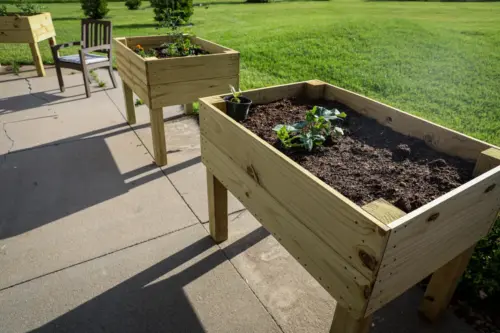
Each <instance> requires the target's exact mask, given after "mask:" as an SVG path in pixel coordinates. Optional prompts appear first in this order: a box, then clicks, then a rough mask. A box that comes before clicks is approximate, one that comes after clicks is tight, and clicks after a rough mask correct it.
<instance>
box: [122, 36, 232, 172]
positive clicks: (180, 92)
mask: <svg viewBox="0 0 500 333" xmlns="http://www.w3.org/2000/svg"><path fill="white" fill-rule="evenodd" d="M171 38H172V37H171V36H142V37H127V38H115V39H114V42H115V51H116V61H117V65H118V72H119V73H120V76H121V78H122V80H123V83H124V86H123V89H124V94H125V102H126V106H127V119H128V122H129V124H134V123H135V122H136V120H135V110H134V101H133V95H132V91H133V92H134V93H135V94H136V95H137V96H139V98H141V99H142V101H143V102H144V104H146V105H147V106H148V107H149V110H150V117H151V128H152V131H153V145H154V155H155V160H156V163H157V164H158V165H165V164H167V156H166V144H165V133H164V127H163V113H162V108H163V107H164V106H170V105H178V104H186V105H190V104H191V103H192V102H194V101H196V100H197V99H198V98H199V97H201V96H209V95H213V94H221V93H223V92H226V91H228V89H229V85H230V84H231V85H233V86H236V87H237V86H238V84H239V71H240V66H239V62H240V54H239V52H237V51H235V50H232V49H229V48H226V47H223V46H220V45H217V44H214V43H212V42H209V41H207V40H204V39H201V38H199V37H190V40H191V42H192V43H193V44H196V45H199V46H200V47H201V49H202V50H203V51H205V52H208V54H200V55H189V56H185V57H169V58H157V57H146V58H144V57H141V56H140V55H138V54H137V53H136V52H134V49H135V48H136V47H137V46H138V45H140V46H141V48H144V49H145V50H148V49H153V48H158V47H160V45H162V44H163V43H165V42H169V41H171Z"/></svg>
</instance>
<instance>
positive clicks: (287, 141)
mask: <svg viewBox="0 0 500 333" xmlns="http://www.w3.org/2000/svg"><path fill="white" fill-rule="evenodd" d="M346 116H347V115H346V114H345V113H344V112H340V111H339V110H336V109H335V110H328V109H326V108H324V107H321V106H315V107H313V108H312V110H309V111H307V112H306V116H305V120H303V121H300V122H298V123H295V124H293V125H286V124H285V125H283V124H280V125H276V126H275V127H274V128H273V131H275V132H276V135H277V136H278V139H279V140H280V142H281V144H282V145H283V147H284V148H286V149H290V148H293V147H301V148H304V149H306V150H307V151H312V150H313V148H314V147H316V146H321V145H323V143H324V142H325V141H326V139H327V138H328V137H331V136H341V135H344V131H343V130H342V128H341V127H338V126H333V129H332V124H331V122H332V121H336V120H338V119H345V118H346Z"/></svg>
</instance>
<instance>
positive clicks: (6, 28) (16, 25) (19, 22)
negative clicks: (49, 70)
mask: <svg viewBox="0 0 500 333" xmlns="http://www.w3.org/2000/svg"><path fill="white" fill-rule="evenodd" d="M55 36H56V31H55V29H54V25H53V24H52V17H51V16H50V13H41V14H37V15H32V16H19V15H16V14H12V15H8V16H0V43H28V44H29V46H30V49H31V54H32V56H33V62H34V63H35V66H36V70H37V73H38V76H45V69H44V67H43V63H42V57H41V56H40V49H39V48H38V44H37V43H38V42H40V41H43V40H46V39H48V40H49V44H50V45H55V44H56V40H55Z"/></svg>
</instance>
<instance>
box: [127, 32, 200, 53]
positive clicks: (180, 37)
mask: <svg viewBox="0 0 500 333" xmlns="http://www.w3.org/2000/svg"><path fill="white" fill-rule="evenodd" d="M168 36H169V37H170V39H171V41H170V42H166V43H163V44H161V45H160V47H159V48H156V49H149V50H145V49H144V48H143V47H142V46H141V45H139V44H138V45H136V46H135V47H134V48H133V51H134V52H135V53H137V54H138V55H140V56H141V57H143V58H146V57H158V58H167V57H186V56H190V55H199V54H207V53H208V52H207V51H205V50H203V49H202V48H201V46H199V45H197V44H193V43H192V42H191V37H192V35H190V34H185V33H183V32H176V31H174V32H170V33H168Z"/></svg>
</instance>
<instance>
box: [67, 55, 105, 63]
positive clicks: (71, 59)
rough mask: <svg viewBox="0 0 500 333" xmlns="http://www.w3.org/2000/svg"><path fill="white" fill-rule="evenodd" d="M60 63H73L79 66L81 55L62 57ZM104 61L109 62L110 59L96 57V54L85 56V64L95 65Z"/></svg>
mask: <svg viewBox="0 0 500 333" xmlns="http://www.w3.org/2000/svg"><path fill="white" fill-rule="evenodd" d="M59 61H62V62H71V63H73V64H79V63H80V55H79V54H72V55H67V56H62V57H59ZM103 61H108V57H106V56H101V55H96V54H85V63H86V64H95V63H97V62H103Z"/></svg>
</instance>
